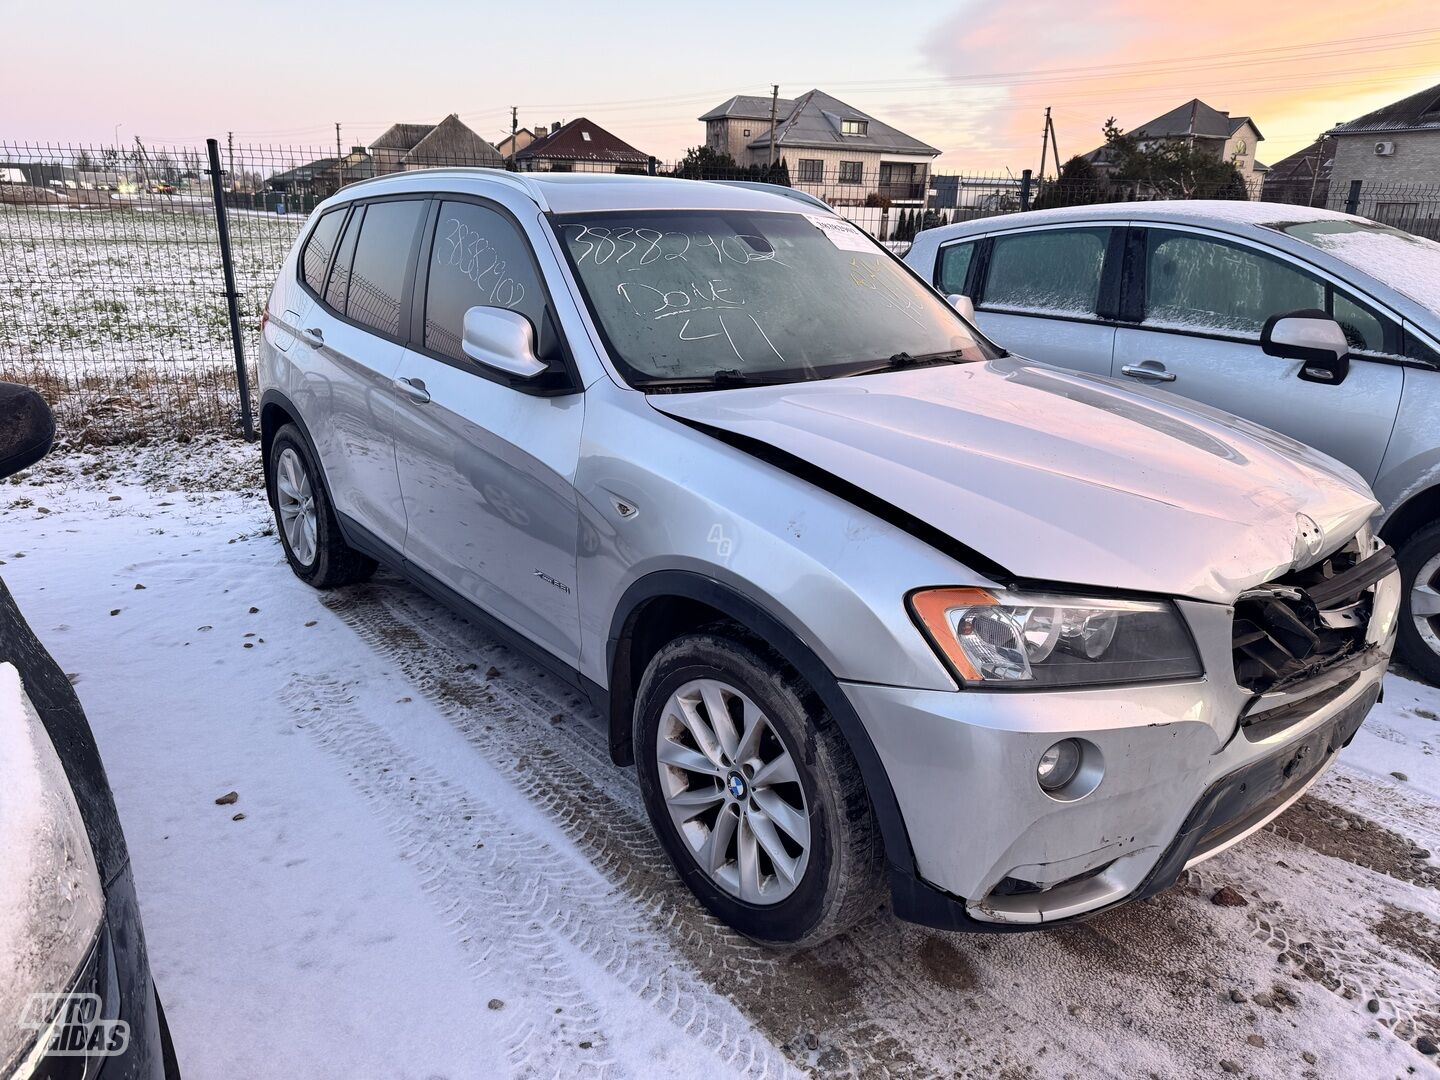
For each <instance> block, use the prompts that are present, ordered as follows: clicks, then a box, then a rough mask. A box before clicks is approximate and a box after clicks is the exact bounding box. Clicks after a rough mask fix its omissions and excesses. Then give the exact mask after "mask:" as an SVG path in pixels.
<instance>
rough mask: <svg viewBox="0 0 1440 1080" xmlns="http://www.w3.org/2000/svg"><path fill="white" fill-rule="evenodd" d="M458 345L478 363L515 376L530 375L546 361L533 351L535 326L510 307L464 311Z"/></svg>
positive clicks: (533, 374)
mask: <svg viewBox="0 0 1440 1080" xmlns="http://www.w3.org/2000/svg"><path fill="white" fill-rule="evenodd" d="M460 348H461V349H462V350H463V351H464V353H465V355H466V356H468V357H469V358H470V359H471V360H474V361H475V362H476V363H477V364H484V365H485V366H486V367H488V368H493V369H494V370H495V371H499V372H501V373H502V374H505V375H509V376H511V377H512V378H518V379H533V378H535V376H537V375H539V374H540V373H541V372H543V371H545V370H546V369H547V367H548V365H547V364H546V363H545V362H544V361H543V360H541V359H540V358H539V357H538V356H536V355H535V327H534V326H533V325H532V324H531V322H530V320H529V319H527V318H526V317H525V316H524V315H521V314H520V313H519V312H518V311H511V310H510V309H509V308H497V307H472V308H471V309H470V310H469V311H467V312H465V331H464V337H463V338H462V339H461V342H460Z"/></svg>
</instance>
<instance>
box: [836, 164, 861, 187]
mask: <svg viewBox="0 0 1440 1080" xmlns="http://www.w3.org/2000/svg"><path fill="white" fill-rule="evenodd" d="M840 183H842V184H858V183H860V162H858V161H842V162H840Z"/></svg>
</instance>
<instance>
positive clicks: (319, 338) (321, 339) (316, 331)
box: [300, 326, 325, 349]
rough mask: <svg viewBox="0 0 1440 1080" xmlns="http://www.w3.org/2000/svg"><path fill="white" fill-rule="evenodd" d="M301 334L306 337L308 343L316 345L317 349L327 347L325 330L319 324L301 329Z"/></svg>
mask: <svg viewBox="0 0 1440 1080" xmlns="http://www.w3.org/2000/svg"><path fill="white" fill-rule="evenodd" d="M300 336H301V337H302V338H304V339H305V343H306V344H307V345H314V346H315V347H316V348H317V349H323V348H324V347H325V331H323V330H321V329H320V328H319V327H318V326H311V327H309V328H307V329H305V330H301V331H300Z"/></svg>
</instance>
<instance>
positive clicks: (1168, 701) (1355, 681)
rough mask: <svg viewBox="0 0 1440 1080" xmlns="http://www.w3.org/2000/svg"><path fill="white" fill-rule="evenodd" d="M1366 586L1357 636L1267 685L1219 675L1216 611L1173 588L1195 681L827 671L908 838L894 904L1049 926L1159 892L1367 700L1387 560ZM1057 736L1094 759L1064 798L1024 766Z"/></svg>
mask: <svg viewBox="0 0 1440 1080" xmlns="http://www.w3.org/2000/svg"><path fill="white" fill-rule="evenodd" d="M1369 587H1370V588H1373V593H1372V596H1373V604H1374V615H1373V617H1372V618H1371V620H1370V623H1371V625H1370V628H1369V632H1367V633H1366V634H1365V641H1364V644H1363V647H1362V648H1360V649H1358V650H1357V651H1355V652H1353V653H1352V654H1350V655H1348V656H1346V657H1345V658H1344V660H1343V662H1339V663H1334V664H1327V665H1324V666H1323V667H1322V669H1321V670H1319V672H1318V673H1317V677H1316V678H1315V679H1314V680H1311V681H1308V682H1306V683H1305V684H1303V685H1301V684H1293V685H1290V686H1287V687H1284V688H1282V689H1281V690H1278V691H1272V692H1271V693H1270V694H1269V695H1268V696H1265V695H1256V694H1255V693H1253V692H1252V691H1249V690H1246V689H1244V688H1242V687H1240V686H1239V685H1238V684H1237V682H1236V680H1235V678H1234V676H1233V666H1232V653H1231V630H1232V622H1233V617H1232V609H1229V608H1224V607H1221V606H1219V605H1207V604H1191V603H1187V602H1181V604H1180V606H1181V609H1182V611H1184V612H1185V614H1186V617H1187V620H1188V621H1189V622H1190V624H1191V628H1192V631H1193V632H1194V635H1195V639H1196V642H1197V644H1198V645H1199V646H1200V649H1201V654H1202V660H1203V661H1204V663H1205V669H1206V672H1207V675H1206V677H1204V678H1201V679H1198V680H1192V681H1188V682H1184V683H1172V684H1163V685H1144V686H1128V687H1115V688H1105V689H1091V690H1070V691H1051V692H1027V693H1009V694H1003V693H983V692H977V691H961V692H945V691H926V690H910V689H903V688H897V687H885V686H875V685H869V684H853V683H852V684H844V689H845V692H846V693H847V695H848V696H849V697H850V700H851V702H852V703H853V704H854V706H855V708H856V711H857V712H858V713H859V715H860V716H861V717H862V719H863V720H864V722H865V726H866V728H867V730H868V732H869V734H870V736H871V739H872V741H873V742H874V744H875V747H876V750H877V751H878V753H879V755H880V758H881V760H882V761H883V763H884V765H885V768H886V771H887V773H888V774H889V778H890V782H891V785H892V787H893V789H894V791H895V795H896V798H897V800H898V802H899V804H900V809H901V813H902V815H903V817H904V820H905V825H906V829H907V832H908V834H909V838H910V844H911V851H912V854H913V857H914V867H915V872H914V873H907V872H905V871H901V870H895V871H894V872H892V880H891V889H892V895H893V901H894V907H895V912H896V914H897V915H898V916H900V917H902V918H905V919H909V920H911V921H915V922H921V923H925V924H927V925H931V926H937V927H941V928H945V929H964V930H1007V929H1025V928H1035V927H1037V926H1041V925H1051V924H1054V923H1056V922H1059V921H1063V920H1067V919H1073V918H1077V917H1080V916H1085V915H1091V914H1094V913H1096V912H1099V911H1102V910H1105V909H1108V908H1111V907H1114V906H1115V905H1117V904H1121V903H1125V902H1128V901H1131V900H1135V899H1139V898H1141V897H1145V896H1149V895H1152V894H1154V893H1156V892H1159V891H1160V890H1162V889H1164V888H1167V887H1168V886H1169V885H1171V884H1173V883H1174V881H1175V879H1176V878H1177V877H1178V876H1179V874H1180V873H1181V871H1183V870H1184V869H1185V868H1186V867H1187V866H1191V865H1194V864H1195V863H1197V862H1199V861H1201V860H1202V859H1205V858H1208V857H1210V856H1212V855H1215V854H1217V853H1218V852H1220V851H1223V850H1224V849H1225V848H1226V847H1228V846H1230V845H1231V844H1233V843H1236V842H1238V841H1239V840H1241V839H1243V838H1244V837H1245V836H1248V835H1249V834H1250V833H1252V832H1254V831H1256V830H1257V829H1259V828H1261V827H1263V826H1264V825H1265V824H1266V823H1267V822H1269V821H1270V820H1272V819H1273V818H1274V817H1276V816H1277V815H1278V814H1280V813H1282V812H1283V811H1284V810H1285V809H1286V808H1287V807H1288V806H1289V805H1290V804H1291V803H1293V802H1294V801H1295V800H1296V799H1298V798H1299V797H1300V796H1301V795H1302V794H1303V793H1304V792H1305V790H1306V789H1307V788H1309V786H1310V785H1311V784H1313V783H1314V782H1315V781H1316V780H1317V779H1319V777H1320V776H1321V775H1322V773H1323V772H1324V771H1325V769H1326V768H1327V767H1328V766H1329V765H1330V763H1331V762H1332V761H1333V760H1334V757H1335V754H1336V752H1337V751H1338V750H1339V749H1340V748H1342V747H1343V746H1345V745H1347V744H1348V743H1349V742H1350V740H1351V739H1352V738H1353V737H1354V734H1355V732H1356V730H1357V729H1358V728H1359V726H1360V724H1361V723H1362V722H1363V721H1364V718H1365V716H1366V714H1367V713H1368V712H1369V711H1370V709H1371V707H1372V706H1373V705H1374V704H1375V702H1376V701H1377V700H1378V698H1379V696H1380V683H1381V679H1382V678H1383V676H1384V673H1385V669H1386V666H1387V665H1388V662H1389V657H1390V651H1391V648H1392V647H1393V642H1394V625H1395V618H1394V611H1395V609H1396V608H1397V607H1398V604H1399V595H1400V586H1399V577H1398V574H1396V573H1394V572H1393V571H1392V572H1388V573H1387V574H1386V575H1385V576H1384V577H1383V578H1382V579H1381V580H1379V581H1378V582H1374V583H1372V585H1371V586H1369ZM1260 697H1265V700H1263V701H1261V700H1259V698H1260ZM1062 738H1074V739H1081V740H1083V741H1084V742H1085V743H1086V744H1088V746H1090V747H1092V748H1093V751H1094V753H1095V754H1096V755H1097V760H1098V761H1100V762H1101V763H1102V766H1103V776H1102V778H1101V780H1100V782H1099V784H1098V786H1096V787H1095V788H1094V790H1092V791H1090V792H1089V793H1088V794H1086V795H1085V796H1084V797H1082V798H1078V799H1073V800H1069V801H1062V800H1057V799H1056V798H1053V797H1051V796H1050V795H1047V794H1046V793H1045V792H1044V791H1042V790H1041V788H1040V787H1039V785H1038V784H1037V782H1036V778H1035V777H1036V763H1037V762H1038V761H1039V759H1040V756H1041V755H1042V754H1043V753H1044V752H1045V750H1046V749H1047V748H1048V747H1050V746H1051V745H1053V744H1054V743H1055V742H1056V741H1057V740H1058V739H1062Z"/></svg>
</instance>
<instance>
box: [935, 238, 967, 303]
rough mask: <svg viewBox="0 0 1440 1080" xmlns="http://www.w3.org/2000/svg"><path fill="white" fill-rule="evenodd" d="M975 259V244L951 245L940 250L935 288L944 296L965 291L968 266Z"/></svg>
mask: <svg viewBox="0 0 1440 1080" xmlns="http://www.w3.org/2000/svg"><path fill="white" fill-rule="evenodd" d="M974 259H975V244H974V242H973V241H972V242H971V243H968V244H951V245H950V246H949V247H945V248H941V249H940V272H939V273H938V274H936V275H935V287H936V288H937V289H939V290H940V291H941V292H942V293H944V294H945V295H946V296H949V295H950V294H951V293H963V292H964V291H965V278H966V277H967V276H968V275H969V273H970V264H971V263H972V262H973V261H974Z"/></svg>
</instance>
